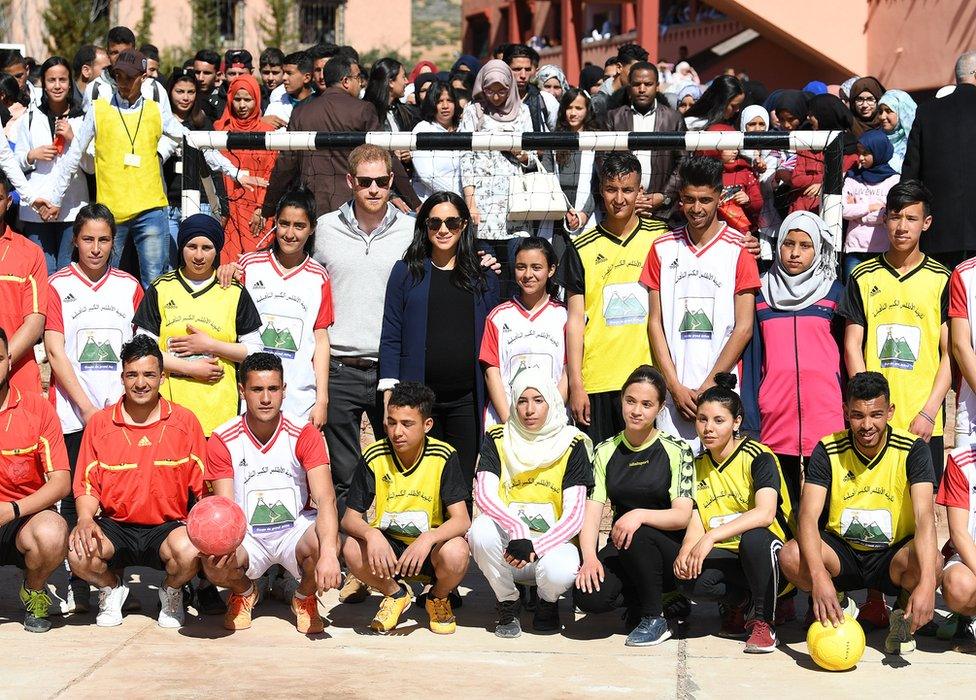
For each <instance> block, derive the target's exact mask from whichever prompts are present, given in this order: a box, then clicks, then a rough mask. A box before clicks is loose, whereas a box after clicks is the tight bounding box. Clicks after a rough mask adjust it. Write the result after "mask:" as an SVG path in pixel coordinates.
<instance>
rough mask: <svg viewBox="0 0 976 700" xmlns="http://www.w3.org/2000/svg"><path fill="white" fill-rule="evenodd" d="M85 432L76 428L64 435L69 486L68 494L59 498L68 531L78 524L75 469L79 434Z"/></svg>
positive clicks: (79, 446)
mask: <svg viewBox="0 0 976 700" xmlns="http://www.w3.org/2000/svg"><path fill="white" fill-rule="evenodd" d="M84 434H85V431H84V430H78V431H77V432H74V433H67V434H66V435H65V436H64V446H65V448H66V449H67V451H68V466H69V467H70V468H71V488H70V489H68V495H67V496H65V497H64V498H62V499H61V517H62V518H64V519H65V521H66V522H67V523H68V532H71V531H72V530H74V529H75V525H77V524H78V509H77V508H76V507H75V490H74V483H75V471H76V470H77V468H78V465H77V464H76V462H77V461H78V452H79V451H80V450H81V436H82V435H84Z"/></svg>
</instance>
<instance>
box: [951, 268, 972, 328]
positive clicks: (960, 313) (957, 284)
mask: <svg viewBox="0 0 976 700" xmlns="http://www.w3.org/2000/svg"><path fill="white" fill-rule="evenodd" d="M949 318H965V319H968V318H969V295H968V294H967V293H966V283H965V282H963V281H962V275H960V274H959V268H956V269H955V270H953V271H952V277H950V278H949Z"/></svg>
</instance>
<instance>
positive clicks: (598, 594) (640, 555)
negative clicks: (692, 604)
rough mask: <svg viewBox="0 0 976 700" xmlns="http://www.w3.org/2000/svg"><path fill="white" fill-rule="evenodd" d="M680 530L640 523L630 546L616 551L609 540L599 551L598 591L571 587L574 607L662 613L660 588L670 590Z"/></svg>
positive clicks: (678, 546)
mask: <svg viewBox="0 0 976 700" xmlns="http://www.w3.org/2000/svg"><path fill="white" fill-rule="evenodd" d="M684 535H685V533H684V530H677V531H668V532H665V531H661V530H657V529H655V528H653V527H650V526H648V525H641V526H640V527H639V528H637V531H636V532H634V537H633V539H632V540H631V542H630V547H628V548H627V549H623V550H618V549H617V548H616V547H614V546H613V543H612V542H607V545H606V546H605V547H604V548H603V549H601V550H600V551H599V553H598V554H597V557H598V558H599V559H600V563H601V564H603V570H604V580H603V583H602V584H600V590H599V591H593V592H591V593H584V592H583V591H581V590H580V589H579V588H575V589H573V601H574V602H575V603H576V607H577V608H579V609H580V610H582V611H583V612H585V613H604V612H609V611H611V610H614V609H616V608H618V607H621V606H622V605H623V606H626V607H628V608H639V609H640V614H641V615H642V616H646V615H651V616H659V615H661V614H662V613H663V610H664V609H663V606H662V601H661V599H662V596H663V593H664V591H673V590H674V588H675V584H674V560H675V558H676V557H677V556H678V550H680V549H681V541H682V539H683V538H684Z"/></svg>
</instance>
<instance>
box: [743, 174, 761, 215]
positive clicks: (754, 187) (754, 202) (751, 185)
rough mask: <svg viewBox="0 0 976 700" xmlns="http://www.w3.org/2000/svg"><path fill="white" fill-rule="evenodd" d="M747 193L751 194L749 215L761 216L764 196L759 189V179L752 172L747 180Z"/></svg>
mask: <svg viewBox="0 0 976 700" xmlns="http://www.w3.org/2000/svg"><path fill="white" fill-rule="evenodd" d="M746 194H747V195H749V207H748V211H749V215H750V216H759V214H760V213H761V212H762V208H763V196H762V190H761V189H759V180H757V179H756V176H755V175H753V174H752V173H749V180H748V182H746Z"/></svg>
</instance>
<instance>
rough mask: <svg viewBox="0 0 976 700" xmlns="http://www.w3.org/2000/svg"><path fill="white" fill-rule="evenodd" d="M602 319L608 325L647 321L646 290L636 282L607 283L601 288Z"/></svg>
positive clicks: (627, 324)
mask: <svg viewBox="0 0 976 700" xmlns="http://www.w3.org/2000/svg"><path fill="white" fill-rule="evenodd" d="M603 321H604V323H606V325H608V326H629V325H632V324H636V323H641V324H643V323H646V322H647V290H646V289H644V288H643V287H641V285H640V284H639V283H638V282H625V283H623V284H608V285H607V286H606V287H604V288H603Z"/></svg>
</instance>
